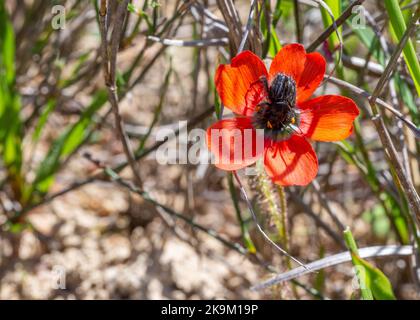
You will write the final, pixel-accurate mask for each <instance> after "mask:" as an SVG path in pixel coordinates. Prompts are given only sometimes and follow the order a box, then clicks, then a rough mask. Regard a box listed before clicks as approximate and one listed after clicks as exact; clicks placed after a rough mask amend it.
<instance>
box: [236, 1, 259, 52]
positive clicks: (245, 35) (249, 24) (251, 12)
mask: <svg viewBox="0 0 420 320" xmlns="http://www.w3.org/2000/svg"><path fill="white" fill-rule="evenodd" d="M256 4H257V1H256V0H252V1H251V7H250V9H249V15H248V20H247V22H246V27H245V31H244V33H243V36H242V39H241V43H240V44H239V48H238V52H237V54H239V53H241V52H242V51H243V50H244V48H245V44H246V40H247V39H248V35H249V31H250V30H251V27H252V19H253V16H254V12H255V6H256Z"/></svg>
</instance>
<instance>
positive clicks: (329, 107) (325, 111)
mask: <svg viewBox="0 0 420 320" xmlns="http://www.w3.org/2000/svg"><path fill="white" fill-rule="evenodd" d="M299 109H301V117H300V121H301V122H300V125H299V128H300V130H301V131H302V132H303V134H304V135H305V136H306V137H307V138H310V139H313V140H318V141H339V140H343V139H346V138H347V137H348V136H349V135H350V134H351V133H352V130H353V121H354V119H356V117H357V116H358V115H359V109H358V108H357V106H356V104H355V103H354V101H353V100H352V99H349V98H346V97H342V96H335V95H326V96H320V97H317V98H315V99H311V100H308V101H306V102H304V103H301V104H300V105H299Z"/></svg>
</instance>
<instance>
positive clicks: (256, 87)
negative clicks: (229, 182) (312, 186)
mask: <svg viewBox="0 0 420 320" xmlns="http://www.w3.org/2000/svg"><path fill="white" fill-rule="evenodd" d="M325 68H326V62H325V59H324V58H323V57H322V55H320V54H319V53H309V54H307V53H306V51H305V49H304V47H303V46H302V45H300V44H290V45H287V46H285V47H284V48H283V49H282V50H280V51H279V53H278V54H277V55H276V57H275V58H274V60H273V62H272V63H271V66H270V70H269V71H268V72H267V69H266V67H265V65H264V63H263V61H261V59H260V58H259V57H257V56H256V55H255V54H253V53H252V52H250V51H244V52H242V53H240V54H239V55H237V56H236V57H235V58H233V59H232V63H231V64H230V65H220V66H219V68H218V69H217V72H216V76H215V83H216V88H217V92H218V93H219V95H220V98H221V100H222V102H223V104H224V105H225V106H226V107H227V108H229V109H230V110H232V111H233V112H234V113H235V114H236V115H237V117H235V118H230V119H224V120H220V121H218V122H216V123H214V124H213V125H212V126H210V127H209V128H208V129H207V144H208V147H209V149H210V150H211V152H212V153H213V154H214V156H215V160H216V163H215V165H216V166H217V167H218V168H220V169H223V170H238V169H241V168H244V167H246V166H249V165H251V164H253V163H254V162H255V161H257V159H258V158H259V157H260V156H264V165H265V169H266V172H267V174H268V175H269V176H270V177H271V178H272V180H273V181H274V182H275V183H277V184H280V185H307V184H308V183H309V182H311V181H312V180H313V179H314V178H315V176H316V174H317V172H318V159H317V157H316V154H315V152H314V150H313V148H312V146H311V144H310V143H309V142H308V141H307V139H312V140H317V141H338V140H342V139H345V138H347V137H348V136H349V135H350V134H351V132H352V129H353V121H354V119H355V118H356V117H357V116H358V114H359V110H358V108H357V106H356V104H355V103H354V101H353V100H351V99H349V98H346V97H343V96H338V95H325V96H320V97H317V98H314V99H310V100H308V99H309V98H310V97H311V95H312V94H313V92H314V91H315V90H316V89H317V87H318V86H319V85H320V83H321V81H322V80H323V77H324V73H325ZM256 129H262V130H258V132H257V130H256ZM261 131H262V132H263V133H264V143H263V146H262V147H259V146H258V145H257V144H256V140H257V137H258V135H259V132H261ZM247 133H248V134H247ZM249 133H250V134H249ZM238 136H240V137H241V139H239V140H238V139H237V138H238ZM250 137H252V139H250ZM226 150H227V152H226ZM238 154H239V156H238ZM235 157H236V158H235Z"/></svg>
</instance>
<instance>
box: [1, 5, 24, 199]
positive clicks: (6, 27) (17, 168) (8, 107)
mask: <svg viewBox="0 0 420 320" xmlns="http://www.w3.org/2000/svg"><path fill="white" fill-rule="evenodd" d="M15 75H16V74H15V34H14V30H13V26H12V23H11V21H10V19H9V16H8V14H7V12H6V8H5V5H4V2H1V3H0V152H2V157H3V162H4V165H5V167H6V169H7V176H8V179H9V181H10V183H11V185H12V188H13V191H14V193H15V197H16V199H17V200H19V201H20V200H21V196H22V192H23V188H24V182H23V177H22V172H21V169H22V121H21V119H20V110H21V102H20V96H19V93H18V92H17V91H16V88H15Z"/></svg>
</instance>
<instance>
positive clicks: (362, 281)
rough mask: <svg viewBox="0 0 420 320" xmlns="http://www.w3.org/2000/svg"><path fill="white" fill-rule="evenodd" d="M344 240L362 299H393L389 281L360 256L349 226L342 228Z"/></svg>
mask: <svg viewBox="0 0 420 320" xmlns="http://www.w3.org/2000/svg"><path fill="white" fill-rule="evenodd" d="M344 240H345V241H346V244H347V247H348V248H349V250H350V254H351V260H352V263H353V265H354V267H355V268H356V276H357V279H358V281H359V285H360V291H361V294H362V299H363V300H373V299H376V300H395V295H394V292H393V290H392V286H391V282H390V281H389V279H388V278H387V277H386V276H385V274H384V273H383V272H382V271H381V270H379V269H378V268H376V267H374V266H373V265H371V264H370V263H369V262H367V261H366V260H364V259H362V258H360V256H359V252H358V249H357V245H356V241H355V240H354V238H353V235H352V233H351V231H350V229H349V228H347V229H346V230H344Z"/></svg>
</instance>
